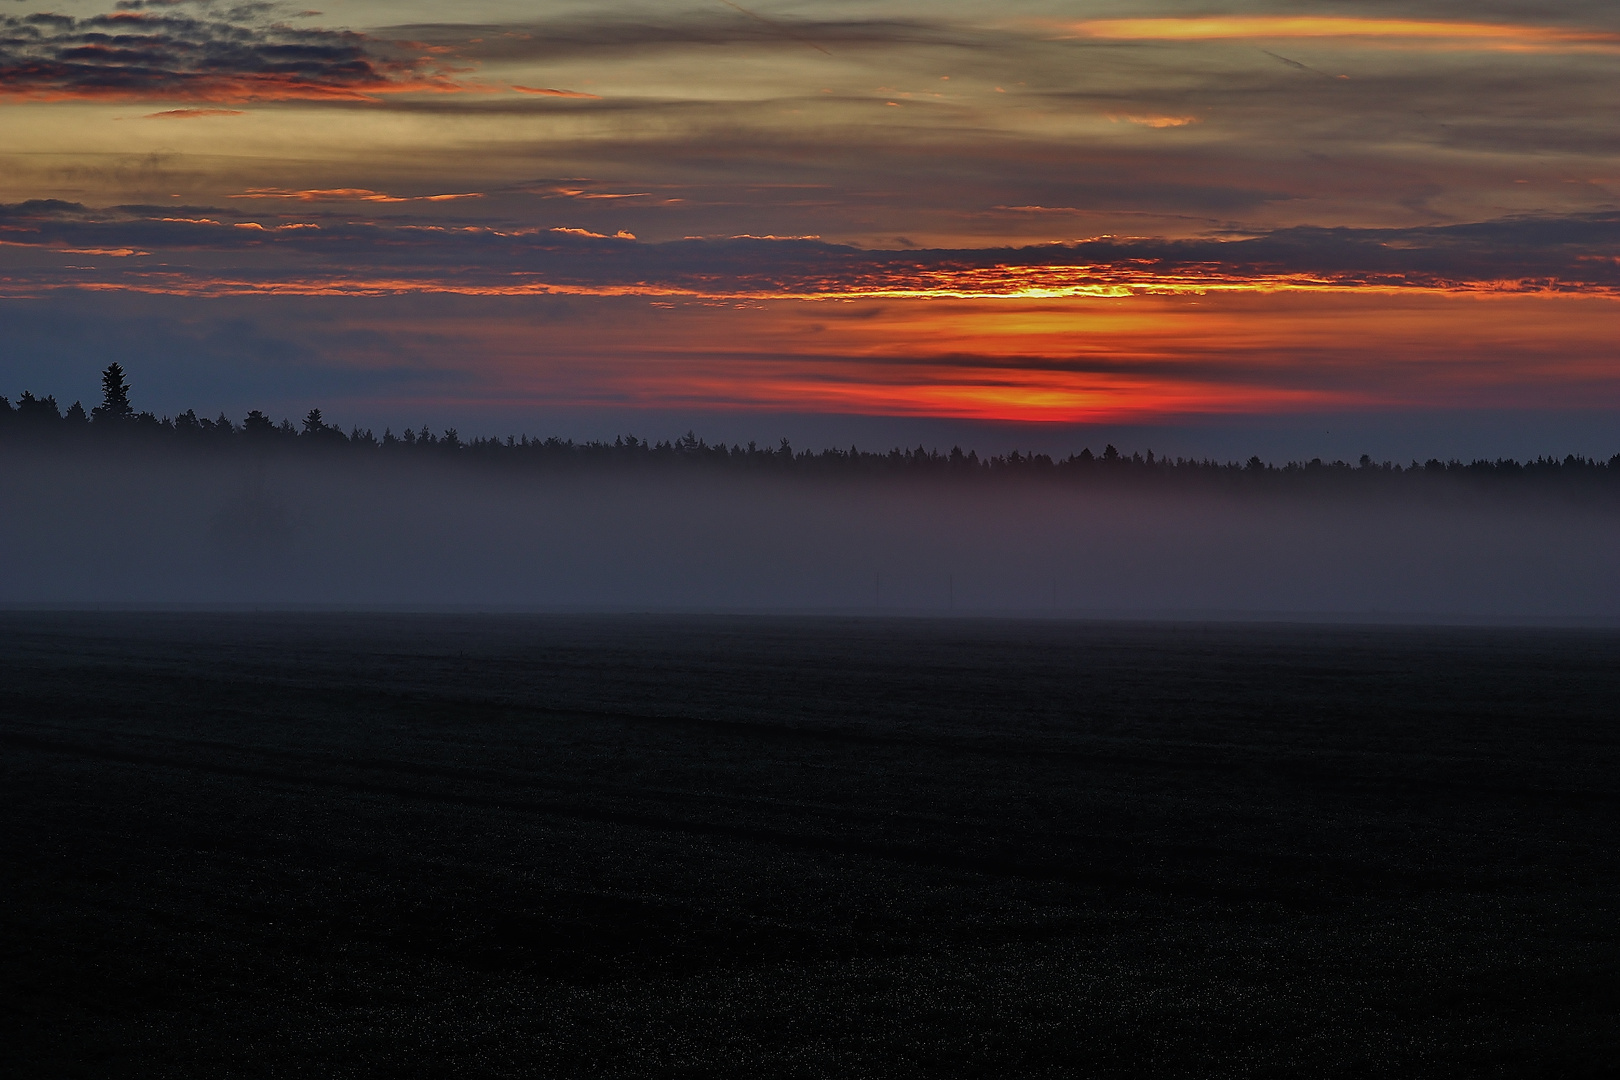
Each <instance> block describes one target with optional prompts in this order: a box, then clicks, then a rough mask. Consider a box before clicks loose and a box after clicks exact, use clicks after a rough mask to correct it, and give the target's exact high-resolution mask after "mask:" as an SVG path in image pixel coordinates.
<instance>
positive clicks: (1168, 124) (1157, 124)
mask: <svg viewBox="0 0 1620 1080" xmlns="http://www.w3.org/2000/svg"><path fill="white" fill-rule="evenodd" d="M1108 119H1110V120H1112V121H1113V122H1114V123H1116V124H1118V123H1126V124H1138V125H1140V126H1142V127H1150V128H1174V127H1186V126H1187V125H1188V124H1196V123H1198V117H1196V116H1134V115H1128V114H1127V115H1120V114H1116V113H1109V114H1108Z"/></svg>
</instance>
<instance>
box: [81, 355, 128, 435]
mask: <svg viewBox="0 0 1620 1080" xmlns="http://www.w3.org/2000/svg"><path fill="white" fill-rule="evenodd" d="M90 415H91V416H92V417H94V418H95V419H96V421H97V422H99V423H103V424H118V423H124V422H125V421H128V420H130V419H131V418H132V417H134V415H135V410H134V409H133V408H131V407H130V404H129V383H128V382H126V381H125V380H124V369H123V368H122V367H120V366H119V365H118V364H117V363H112V364H108V365H107V370H106V371H103V372H102V373H101V404H100V405H97V406H96V407H95V408H94V409H92V410H91V412H90Z"/></svg>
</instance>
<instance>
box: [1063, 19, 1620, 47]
mask: <svg viewBox="0 0 1620 1080" xmlns="http://www.w3.org/2000/svg"><path fill="white" fill-rule="evenodd" d="M1069 29H1070V30H1072V31H1073V32H1074V33H1076V34H1080V35H1083V36H1086V37H1093V38H1107V39H1114V40H1134V41H1224V40H1234V39H1244V38H1379V39H1387V40H1399V41H1426V42H1434V43H1436V44H1439V43H1466V44H1467V45H1468V46H1469V47H1473V48H1491V49H1508V50H1531V49H1559V48H1593V47H1598V48H1615V47H1617V46H1620V34H1615V33H1611V32H1607V31H1597V30H1581V29H1571V28H1568V27H1557V26H1526V25H1521V24H1515V23H1474V22H1439V21H1427V20H1417V19H1361V18H1352V17H1343V16H1309V15H1229V16H1203V17H1194V18H1164V19H1158V18H1155V19H1091V20H1087V21H1085V22H1078V23H1072V24H1070V25H1069Z"/></svg>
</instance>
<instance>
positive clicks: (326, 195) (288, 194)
mask: <svg viewBox="0 0 1620 1080" xmlns="http://www.w3.org/2000/svg"><path fill="white" fill-rule="evenodd" d="M483 197H484V193H483V192H481V191H467V192H462V193H459V194H454V195H389V194H387V193H385V192H381V191H372V190H371V189H370V188H306V189H303V190H296V191H295V190H291V189H288V188H249V189H248V190H247V191H244V192H242V193H241V194H240V195H232V196H231V198H233V199H290V200H294V201H297V202H381V203H406V202H449V201H451V200H453V199H482V198H483Z"/></svg>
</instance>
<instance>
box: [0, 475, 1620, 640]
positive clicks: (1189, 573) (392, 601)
mask: <svg viewBox="0 0 1620 1080" xmlns="http://www.w3.org/2000/svg"><path fill="white" fill-rule="evenodd" d="M0 506H3V507H4V513H3V515H0V602H3V603H9V604H57V603H68V604H101V603H137V604H147V603H151V604H168V603H180V604H218V603H225V604H291V605H304V604H316V605H325V604H335V605H356V606H369V605H378V606H388V605H406V606H411V605H424V606H433V605H474V606H490V607H514V608H535V609H557V608H563V609H603V610H622V609H636V610H661V609H699V610H735V609H774V610H816V609H823V610H825V609H843V610H850V609H881V610H884V611H888V612H896V613H898V612H916V613H932V614H945V613H949V612H954V613H957V614H966V613H975V612H986V613H988V612H1009V613H1028V614H1042V613H1056V614H1076V615H1084V614H1099V615H1105V614H1125V615H1210V616H1223V615H1231V616H1243V615H1291V614H1292V615H1312V616H1319V615H1328V616H1332V615H1344V616H1355V617H1365V616H1374V617H1377V616H1395V617H1457V618H1469V619H1489V620H1512V619H1519V618H1531V619H1537V618H1577V619H1579V618H1612V617H1616V616H1620V563H1617V561H1616V560H1615V558H1614V545H1615V540H1616V537H1620V500H1616V499H1615V497H1614V494H1613V492H1612V491H1609V490H1608V486H1607V485H1604V486H1603V487H1597V488H1591V489H1586V488H1581V487H1578V486H1577V487H1566V488H1557V489H1555V488H1553V487H1550V486H1549V487H1546V488H1543V487H1538V486H1534V485H1529V486H1519V487H1513V486H1501V485H1498V486H1494V487H1493V486H1490V485H1474V484H1467V483H1437V484H1418V483H1414V484H1405V485H1387V486H1382V487H1380V486H1377V485H1363V486H1360V487H1357V486H1354V485H1351V486H1346V487H1341V488H1337V489H1335V488H1332V487H1331V486H1321V487H1302V488H1299V489H1295V490H1284V489H1281V488H1277V487H1274V486H1273V487H1269V488H1268V487H1262V486H1255V487H1252V488H1245V487H1244V486H1243V485H1241V484H1240V485H1224V486H1222V485H1206V486H1202V487H1200V486H1199V485H1141V484H1129V483H1125V484H1110V483H1089V484H1064V483H1057V482H1052V481H1049V480H1040V479H1036V478H1029V479H1020V478H1011V477H1010V478H1004V479H1002V480H999V481H996V482H971V481H969V482H962V481H957V480H952V479H950V478H923V479H910V478H906V477H895V476H889V477H881V476H880V477H870V478H859V477H845V478H831V479H829V478H815V477H807V476H791V475H770V474H765V475H749V474H742V475H726V474H715V473H706V472H703V471H701V470H678V469H677V470H667V471H656V470H655V471H634V470H632V471H615V470H611V469H603V470H590V469H581V470H567V471H562V472H510V473H509V472H503V471H498V470H494V469H471V468H466V467H463V466H457V465H449V464H445V465H441V464H438V463H435V462H422V461H388V460H380V461H378V460H373V461H352V460H343V459H321V458H300V457H298V456H285V457H264V458H255V457H240V458H236V457H223V458H208V457H204V456H196V457H186V456H160V457H146V456H143V455H141V454H133V455H115V454H107V453H96V452H89V451H73V450H50V449H44V448H38V449H27V450H19V451H14V452H11V453H9V454H8V455H7V462H6V468H4V469H3V470H0Z"/></svg>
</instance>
